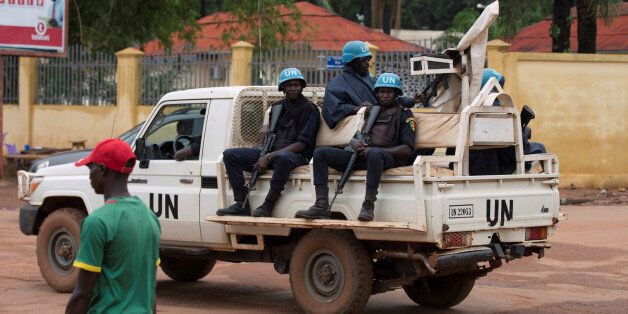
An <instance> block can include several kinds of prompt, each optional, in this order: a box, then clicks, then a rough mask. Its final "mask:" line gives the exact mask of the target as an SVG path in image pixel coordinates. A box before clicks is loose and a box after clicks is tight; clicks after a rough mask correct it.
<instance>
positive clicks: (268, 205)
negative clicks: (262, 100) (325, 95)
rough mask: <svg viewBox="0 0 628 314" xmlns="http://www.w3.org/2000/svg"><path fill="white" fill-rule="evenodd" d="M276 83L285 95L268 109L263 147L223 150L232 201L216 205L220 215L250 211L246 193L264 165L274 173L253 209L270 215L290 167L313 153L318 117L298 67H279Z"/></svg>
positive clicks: (304, 160)
mask: <svg viewBox="0 0 628 314" xmlns="http://www.w3.org/2000/svg"><path fill="white" fill-rule="evenodd" d="M277 85H279V90H280V91H283V92H284V94H285V98H284V99H283V100H281V101H279V102H277V103H275V104H274V105H273V107H272V109H271V113H270V121H271V123H270V128H269V133H270V134H269V136H267V138H266V140H265V143H264V147H262V148H229V149H226V150H225V151H224V153H223V162H224V164H225V167H226V171H227V175H228V176H229V184H230V185H231V188H232V189H233V195H234V200H235V204H233V205H231V206H229V207H227V208H222V209H219V210H218V211H217V212H216V214H217V215H219V216H224V215H250V212H251V209H250V207H249V204H248V193H249V192H250V190H251V189H253V188H254V185H255V180H256V179H257V176H259V174H260V173H262V172H263V171H264V170H266V169H267V168H272V169H273V177H272V179H271V181H270V190H269V191H268V195H266V199H265V200H264V203H263V204H262V205H261V206H260V207H258V208H257V209H256V210H255V211H254V212H253V216H255V217H270V216H271V215H272V210H273V208H274V207H275V203H276V202H277V200H278V199H279V197H280V196H281V191H283V189H284V186H285V185H286V182H288V177H289V176H290V171H292V170H293V169H294V168H296V167H299V166H303V165H306V164H307V163H308V162H309V160H310V158H311V157H312V153H313V151H314V148H315V146H316V134H317V133H318V126H319V123H320V118H319V112H318V109H317V108H316V106H315V105H314V104H312V103H311V102H310V101H308V100H307V99H306V98H305V97H304V96H303V94H302V93H303V88H305V79H304V78H303V75H302V74H301V71H299V70H298V69H295V68H287V69H284V70H283V71H281V73H280V75H279V81H278V84H277ZM243 171H251V172H253V175H252V177H253V179H252V180H251V181H252V182H251V183H250V184H249V186H248V188H247V186H245V185H244V175H243V173H242V172H243Z"/></svg>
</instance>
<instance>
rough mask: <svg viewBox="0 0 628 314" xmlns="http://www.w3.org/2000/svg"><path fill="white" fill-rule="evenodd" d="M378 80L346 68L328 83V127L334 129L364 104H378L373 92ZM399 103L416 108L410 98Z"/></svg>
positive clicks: (325, 100)
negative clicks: (339, 122)
mask: <svg viewBox="0 0 628 314" xmlns="http://www.w3.org/2000/svg"><path fill="white" fill-rule="evenodd" d="M375 81H376V79H375V78H374V77H372V76H371V75H370V74H369V75H366V76H361V75H360V74H358V73H357V72H355V71H354V70H353V69H352V68H350V67H345V68H344V70H343V71H342V73H341V74H340V75H337V76H335V77H334V78H332V79H331V81H329V83H327V86H326V87H325V97H324V98H323V119H324V120H325V123H327V126H329V127H330V128H332V129H333V128H334V127H335V126H336V123H338V121H340V120H342V119H343V118H344V117H346V116H348V115H351V113H352V112H353V109H355V107H357V106H359V105H361V104H362V103H363V102H369V103H371V104H376V103H377V97H376V95H375V93H374V92H373V87H374V86H375ZM398 101H399V102H400V103H401V105H403V106H404V107H407V108H410V107H413V106H414V101H413V100H412V99H410V98H406V97H399V99H398Z"/></svg>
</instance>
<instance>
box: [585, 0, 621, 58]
mask: <svg viewBox="0 0 628 314" xmlns="http://www.w3.org/2000/svg"><path fill="white" fill-rule="evenodd" d="M621 2H622V1H621V0H577V1H576V11H577V15H578V53H595V52H596V46H595V41H596V39H597V18H598V17H599V18H601V19H602V20H603V21H604V23H605V24H606V26H607V27H608V26H610V25H611V24H612V23H613V20H614V19H615V17H616V16H617V15H619V13H620V10H621V7H620V6H621Z"/></svg>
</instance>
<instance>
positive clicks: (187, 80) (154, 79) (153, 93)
mask: <svg viewBox="0 0 628 314" xmlns="http://www.w3.org/2000/svg"><path fill="white" fill-rule="evenodd" d="M230 66H231V51H193V50H183V51H180V52H168V53H165V54H159V55H147V56H144V58H143V59H142V104H144V105H154V104H156V103H157V101H159V98H161V96H163V95H164V94H165V93H168V92H171V91H176V90H182V89H189V88H200V87H216V86H227V85H229V67H230Z"/></svg>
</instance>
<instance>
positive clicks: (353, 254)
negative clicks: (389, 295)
mask: <svg viewBox="0 0 628 314" xmlns="http://www.w3.org/2000/svg"><path fill="white" fill-rule="evenodd" d="M290 287H291V288H292V294H293V297H294V299H295V301H296V302H297V303H298V304H299V306H300V307H301V308H302V309H303V310H304V311H305V312H308V313H314V312H316V313H356V312H360V311H361V310H362V308H364V306H366V303H367V302H368V299H369V297H370V296H371V291H372V289H373V266H372V264H371V259H370V257H369V254H368V252H367V251H366V249H365V247H364V245H363V244H362V243H361V242H360V241H358V240H357V239H356V238H355V237H354V235H353V233H351V232H347V231H332V230H314V231H311V232H310V233H308V234H306V235H305V236H304V237H303V238H302V239H301V240H300V241H299V243H298V244H297V246H296V248H295V250H294V252H293V253H292V258H291V260H290Z"/></svg>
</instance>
